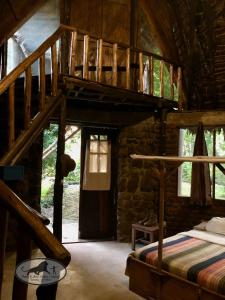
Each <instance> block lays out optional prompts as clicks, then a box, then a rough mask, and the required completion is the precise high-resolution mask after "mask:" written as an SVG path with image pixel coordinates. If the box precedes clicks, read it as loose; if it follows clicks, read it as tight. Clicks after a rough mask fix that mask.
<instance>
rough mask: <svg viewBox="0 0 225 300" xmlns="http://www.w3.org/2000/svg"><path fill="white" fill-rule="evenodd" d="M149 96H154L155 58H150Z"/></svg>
mask: <svg viewBox="0 0 225 300" xmlns="http://www.w3.org/2000/svg"><path fill="white" fill-rule="evenodd" d="M149 80H150V83H149V94H150V95H151V96H153V94H154V61H153V56H149Z"/></svg>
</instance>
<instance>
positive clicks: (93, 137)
mask: <svg viewBox="0 0 225 300" xmlns="http://www.w3.org/2000/svg"><path fill="white" fill-rule="evenodd" d="M90 140H98V135H91V136H90Z"/></svg>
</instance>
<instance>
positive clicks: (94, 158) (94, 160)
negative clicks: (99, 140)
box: [89, 154, 98, 173]
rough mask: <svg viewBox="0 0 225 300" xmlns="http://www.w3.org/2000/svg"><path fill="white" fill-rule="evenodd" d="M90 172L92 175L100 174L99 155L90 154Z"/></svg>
mask: <svg viewBox="0 0 225 300" xmlns="http://www.w3.org/2000/svg"><path fill="white" fill-rule="evenodd" d="M89 172H90V173H97V172H98V155H97V154H90V160H89Z"/></svg>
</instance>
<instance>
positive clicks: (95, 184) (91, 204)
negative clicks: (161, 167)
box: [79, 128, 116, 239]
mask: <svg viewBox="0 0 225 300" xmlns="http://www.w3.org/2000/svg"><path fill="white" fill-rule="evenodd" d="M81 141H82V146H81V190H80V209H79V238H82V239H103V238H113V237H114V238H115V236H116V200H115V186H116V184H115V183H116V176H115V175H116V155H115V151H116V132H115V130H103V129H94V128H83V129H82V135H81Z"/></svg>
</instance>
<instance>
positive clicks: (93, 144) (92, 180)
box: [83, 135, 111, 191]
mask: <svg viewBox="0 0 225 300" xmlns="http://www.w3.org/2000/svg"><path fill="white" fill-rule="evenodd" d="M110 186H111V141H110V139H108V136H107V135H90V136H89V139H88V141H87V143H86V153H85V166H84V176H83V189H84V190H97V191H100V190H102V191H103V190H104V191H108V190H110Z"/></svg>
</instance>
